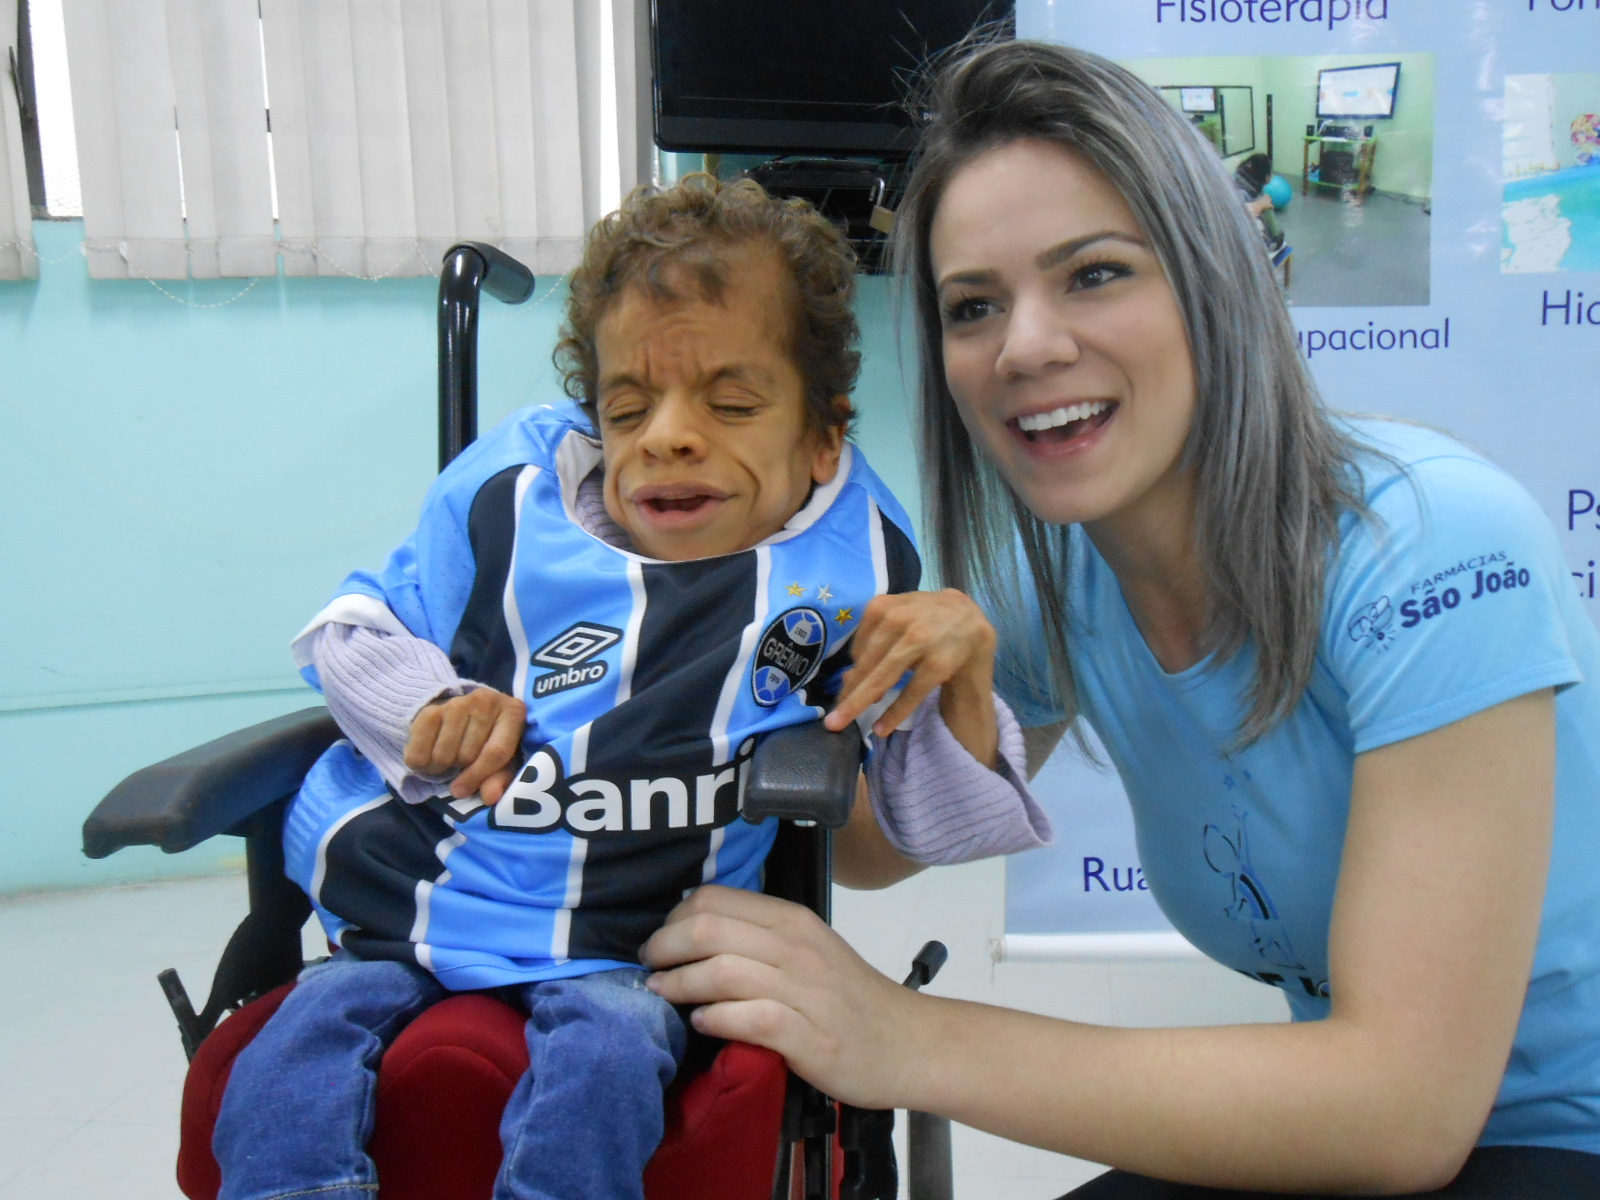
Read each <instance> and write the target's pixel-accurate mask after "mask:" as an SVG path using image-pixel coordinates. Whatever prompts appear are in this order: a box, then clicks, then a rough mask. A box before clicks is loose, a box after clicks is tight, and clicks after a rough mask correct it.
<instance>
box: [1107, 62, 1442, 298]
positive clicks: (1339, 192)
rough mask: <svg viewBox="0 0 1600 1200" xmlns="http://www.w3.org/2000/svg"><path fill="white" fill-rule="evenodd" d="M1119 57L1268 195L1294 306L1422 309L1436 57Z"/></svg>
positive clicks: (1271, 248) (1257, 192) (1271, 228)
mask: <svg viewBox="0 0 1600 1200" xmlns="http://www.w3.org/2000/svg"><path fill="white" fill-rule="evenodd" d="M1384 58H1385V61H1381V62H1379V61H1375V60H1374V56H1372V55H1360V54H1337V55H1293V56H1291V55H1264V56H1260V57H1245V56H1239V55H1230V56H1227V57H1219V58H1190V57H1175V58H1154V59H1149V58H1134V59H1121V60H1119V61H1120V62H1121V64H1122V65H1123V66H1125V67H1127V68H1128V69H1129V70H1130V71H1132V72H1133V73H1134V74H1135V75H1137V76H1139V78H1141V79H1143V80H1144V81H1145V82H1146V83H1149V84H1151V85H1153V86H1154V87H1155V88H1156V90H1157V91H1158V92H1160V94H1161V96H1162V98H1163V99H1165V100H1166V101H1167V102H1168V103H1169V104H1171V105H1172V106H1173V107H1174V108H1176V109H1178V111H1179V112H1181V113H1183V114H1184V116H1185V117H1186V118H1188V119H1189V120H1190V121H1191V122H1192V123H1193V124H1194V126H1195V129H1196V130H1197V131H1198V132H1199V133H1200V135H1201V136H1202V137H1204V138H1205V139H1206V140H1207V141H1208V142H1210V143H1211V145H1212V146H1213V147H1214V148H1215V149H1216V151H1217V153H1218V155H1219V156H1221V158H1222V160H1223V164H1224V165H1225V166H1226V167H1227V168H1228V169H1229V170H1230V171H1231V172H1232V173H1233V177H1234V183H1235V185H1236V186H1237V187H1238V189H1239V193H1240V197H1241V202H1242V203H1246V204H1248V203H1249V202H1250V201H1252V200H1254V199H1255V198H1256V197H1258V196H1261V195H1263V194H1264V195H1265V196H1266V198H1267V199H1268V200H1269V201H1270V205H1271V206H1270V207H1269V208H1267V209H1266V210H1264V211H1263V212H1261V213H1260V215H1259V216H1258V217H1257V221H1258V222H1259V223H1260V225H1261V231H1262V241H1263V243H1264V244H1265V246H1266V247H1267V250H1268V253H1269V254H1271V255H1272V256H1273V257H1274V263H1275V265H1276V266H1277V267H1278V269H1279V280H1280V283H1281V284H1282V286H1283V290H1284V295H1285V297H1286V298H1287V299H1288V301H1289V303H1290V304H1292V305H1305V306H1314V307H1323V306H1325V307H1355V306H1366V305H1391V306H1394V305H1424V304H1427V303H1428V298H1429V282H1430V279H1431V270H1430V267H1431V263H1430V254H1431V247H1432V223H1431V220H1430V217H1431V214H1432V203H1433V158H1434V151H1435V139H1434V100H1433V97H1434V56H1433V55H1432V54H1395V55H1388V56H1384Z"/></svg>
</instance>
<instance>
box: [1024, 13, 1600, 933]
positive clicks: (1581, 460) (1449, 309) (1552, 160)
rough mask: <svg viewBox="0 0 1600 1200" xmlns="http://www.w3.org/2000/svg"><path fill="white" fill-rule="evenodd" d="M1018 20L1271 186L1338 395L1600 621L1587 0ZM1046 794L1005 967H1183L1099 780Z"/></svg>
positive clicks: (1598, 207) (1292, 283) (1052, 785)
mask: <svg viewBox="0 0 1600 1200" xmlns="http://www.w3.org/2000/svg"><path fill="white" fill-rule="evenodd" d="M1017 28H1018V34H1019V36H1022V37H1026V38H1037V39H1041V40H1046V41H1054V42H1060V43H1064V44H1068V45H1075V46H1081V47H1083V48H1085V49H1088V50H1093V51H1096V52H1097V53H1100V54H1104V55H1106V56H1107V57H1110V58H1113V59H1115V60H1117V61H1118V62H1120V63H1122V64H1123V65H1125V66H1127V67H1128V68H1129V69H1131V70H1133V71H1134V72H1135V73H1136V74H1138V75H1139V76H1140V77H1141V78H1143V79H1145V80H1146V81H1148V82H1149V83H1151V84H1152V85H1154V86H1155V87H1157V88H1159V89H1160V90H1161V93H1162V95H1163V96H1164V97H1166V99H1167V100H1168V101H1169V102H1170V103H1171V104H1172V105H1173V106H1174V107H1175V108H1176V109H1178V110H1179V111H1180V112H1183V113H1184V114H1186V115H1187V116H1188V117H1189V119H1190V120H1191V121H1193V122H1194V124H1195V126H1196V128H1198V129H1199V130H1200V132H1201V133H1202V134H1203V135H1204V136H1205V137H1206V138H1208V139H1209V140H1210V141H1211V142H1212V143H1213V144H1214V145H1215V146H1216V148H1217V153H1218V154H1219V155H1221V156H1222V158H1223V159H1224V161H1225V163H1226V164H1227V165H1228V166H1229V167H1231V168H1233V169H1234V170H1235V172H1236V175H1238V177H1239V178H1240V179H1241V180H1242V181H1246V182H1248V180H1249V179H1250V178H1251V176H1252V175H1255V176H1256V177H1257V180H1258V181H1257V182H1256V184H1255V190H1256V191H1258V192H1259V191H1261V190H1262V186H1263V185H1262V183H1261V182H1260V181H1261V180H1264V181H1265V184H1264V190H1265V192H1266V194H1267V195H1268V196H1269V197H1271V199H1272V200H1273V207H1272V208H1271V209H1269V210H1267V211H1266V212H1265V213H1264V214H1263V218H1262V225H1263V229H1262V236H1263V239H1264V241H1265V243H1266V245H1267V248H1268V252H1269V253H1271V254H1273V256H1274V259H1275V261H1276V262H1277V263H1278V271H1279V276H1280V280H1281V282H1282V286H1283V289H1284V293H1285V295H1286V296H1287V298H1288V300H1289V303H1290V305H1291V311H1292V313H1293V315H1294V320H1295V325H1296V327H1297V328H1298V330H1299V340H1300V349H1301V353H1303V354H1304V355H1305V356H1306V359H1307V361H1308V362H1309V363H1310V365H1311V368H1312V370H1313V372H1314V374H1315V375H1316V378H1317V381H1318V384H1319V386H1320V387H1321V389H1322V392H1323V395H1324V396H1325V397H1326V399H1327V401H1328V403H1329V404H1330V405H1332V406H1333V407H1334V408H1337V409H1345V410H1350V411H1359V412H1378V413H1386V414H1392V415H1395V416H1401V417H1407V418H1411V419H1414V420H1418V421H1423V422H1426V423H1428V424H1431V425H1436V426H1438V427H1440V428H1443V429H1446V430H1449V431H1450V432H1452V433H1454V434H1456V435H1457V436H1459V437H1461V438H1462V439H1464V440H1466V441H1468V442H1470V443H1472V444H1474V445H1476V446H1478V447H1480V448H1481V449H1483V450H1484V451H1486V452H1487V453H1488V454H1489V456H1490V457H1491V458H1493V459H1494V460H1495V461H1497V462H1499V463H1500V464H1501V465H1502V466H1504V467H1505V468H1506V469H1507V470H1509V471H1511V472H1512V474H1514V475H1515V476H1517V478H1519V479H1520V480H1521V481H1522V482H1523V484H1525V485H1526V486H1527V487H1528V489H1529V490H1530V491H1531V492H1532V493H1533V495H1534V497H1535V498H1536V499H1537V500H1538V501H1539V503H1540V504H1542V505H1543V506H1544V508H1545V510H1546V511H1547V512H1548V513H1549V514H1550V519H1551V520H1552V522H1554V524H1555V525H1556V527H1557V529H1558V530H1559V531H1560V533H1561V536H1562V538H1563V539H1564V543H1565V545H1566V549H1567V556H1568V559H1569V562H1570V564H1571V569H1572V579H1573V586H1574V587H1576V588H1577V589H1578V591H1579V594H1580V595H1581V596H1582V597H1583V598H1584V599H1585V600H1586V601H1588V602H1589V611H1590V614H1591V616H1595V615H1597V614H1600V595H1597V590H1596V565H1595V564H1596V561H1597V560H1600V0H1471V2H1470V3H1468V2H1467V0H1018V4H1017ZM1258 156H1265V157H1264V158H1262V157H1258ZM1597 619H1600V618H1597ZM1038 791H1039V795H1040V798H1041V800H1042V802H1043V803H1044V804H1045V805H1046V807H1047V808H1048V809H1049V810H1050V813H1051V817H1052V819H1053V820H1054V822H1055V826H1056V831H1057V842H1056V844H1055V845H1054V846H1052V847H1050V848H1049V849H1046V850H1039V851H1033V852H1030V853H1028V854H1025V855H1021V856H1018V857H1016V858H1014V859H1012V860H1011V861H1010V862H1009V863H1008V867H1007V870H1008V874H1007V915H1006V928H1007V936H1006V938H1005V939H1004V942H1003V943H1002V945H1001V946H1000V948H999V953H1001V954H1003V955H1004V956H1006V957H1011V958H1016V957H1040V956H1052V955H1058V954H1076V953H1080V952H1086V953H1089V954H1095V955H1099V954H1106V955H1111V956H1123V955H1126V954H1128V953H1137V952H1142V951H1141V950H1140V947H1143V948H1144V949H1145V950H1148V951H1149V952H1150V953H1152V954H1154V955H1157V956H1160V955H1165V954H1167V953H1170V952H1173V951H1174V949H1175V948H1177V949H1179V950H1181V948H1182V946H1183V943H1182V941H1181V939H1179V938H1178V937H1177V935H1176V934H1175V933H1173V932H1172V930H1171V927H1170V926H1169V925H1167V924H1166V922H1165V921H1164V920H1163V919H1162V917H1161V914H1160V912H1159V910H1157V908H1156V906H1155V904H1154V902H1153V901H1152V900H1151V898H1150V895H1149V893H1148V891H1146V890H1145V888H1144V885H1143V875H1142V873H1141V872H1140V870H1139V859H1138V851H1137V848H1136V846H1135V845H1134V840H1133V829H1132V822H1131V820H1130V818H1129V816H1128V813H1127V801H1126V797H1125V796H1123V795H1122V794H1121V791H1120V788H1119V787H1118V785H1117V783H1116V780H1115V776H1114V775H1112V776H1108V775H1105V774H1101V773H1098V772H1096V771H1094V770H1093V769H1091V768H1090V767H1088V766H1086V765H1085V764H1084V763H1083V762H1082V761H1081V760H1079V759H1078V758H1077V757H1076V755H1075V754H1073V753H1071V752H1069V751H1067V750H1063V751H1062V752H1061V753H1059V754H1058V755H1057V756H1056V759H1055V760H1053V761H1052V762H1051V763H1050V764H1049V766H1047V768H1046V770H1045V772H1044V773H1043V774H1041V776H1040V781H1039V787H1038ZM1140 934H1145V935H1149V936H1148V937H1147V938H1144V939H1142V940H1141V938H1140V937H1139V936H1137V935H1140ZM1130 935H1133V936H1130Z"/></svg>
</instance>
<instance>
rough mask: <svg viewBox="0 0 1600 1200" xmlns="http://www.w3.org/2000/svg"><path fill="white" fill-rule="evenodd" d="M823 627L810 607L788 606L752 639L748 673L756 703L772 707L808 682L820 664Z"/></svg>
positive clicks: (824, 629)
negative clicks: (752, 659)
mask: <svg viewBox="0 0 1600 1200" xmlns="http://www.w3.org/2000/svg"><path fill="white" fill-rule="evenodd" d="M827 628H828V627H827V622H826V621H824V620H823V617H822V614H821V613H819V612H818V611H817V610H816V609H814V608H791V609H789V610H788V611H787V612H785V613H783V614H781V615H780V616H779V617H778V618H777V619H776V620H774V621H773V622H772V624H770V625H768V626H767V628H766V630H765V632H763V633H762V635H761V640H760V641H759V642H758V643H756V657H755V662H754V663H753V664H752V669H751V675H750V691H751V694H752V695H754V696H755V698H756V703H757V704H759V705H761V706H762V707H763V708H773V707H775V706H776V705H778V704H780V703H781V702H782V701H783V699H784V697H786V696H788V695H791V694H792V693H794V692H797V691H799V690H800V689H801V688H802V687H804V686H805V685H806V684H807V683H808V682H810V680H811V677H812V676H813V675H815V674H816V673H817V668H818V667H819V666H821V665H822V655H823V652H824V651H825V650H826V649H827V641H828V637H827Z"/></svg>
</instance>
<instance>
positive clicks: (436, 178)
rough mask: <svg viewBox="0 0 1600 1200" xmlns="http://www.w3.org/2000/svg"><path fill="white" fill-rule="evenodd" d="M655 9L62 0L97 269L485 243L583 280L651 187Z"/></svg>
mask: <svg viewBox="0 0 1600 1200" xmlns="http://www.w3.org/2000/svg"><path fill="white" fill-rule="evenodd" d="M10 2H12V3H14V2H15V0H10ZM641 8H642V0H66V3H65V14H64V15H65V22H66V34H67V55H68V62H69V69H70V73H71V78H72V103H73V112H74V115H75V117H76V124H77V139H78V154H79V170H80V174H81V176H82V183H83V221H84V247H85V253H86V254H87V256H88V260H89V272H90V274H91V275H92V276H94V277H95V278H130V277H131V278H140V277H143V278H149V279H179V278H186V277H193V278H216V277H219V276H247V275H269V274H274V273H276V271H277V269H278V260H279V258H280V257H281V259H282V265H283V270H284V272H285V273H286V274H289V275H354V276H362V277H382V276H391V275H430V274H432V273H433V272H434V271H435V270H436V269H437V267H438V263H439V261H440V258H441V256H442V255H443V253H444V251H445V250H446V249H447V248H448V247H449V246H450V245H451V244H452V243H454V242H457V241H462V240H467V239H470V240H475V241H485V242H491V243H493V244H495V245H498V246H500V247H502V248H503V249H504V250H506V251H507V252H508V253H510V254H513V255H515V256H516V257H518V258H520V259H522V260H523V261H524V262H526V263H527V264H528V265H529V266H530V267H531V268H532V269H533V270H534V271H535V272H539V273H556V272H561V271H565V270H566V269H568V268H569V267H570V266H571V265H572V264H573V263H574V262H575V261H576V259H577V255H578V252H579V249H580V247H581V244H582V238H583V233H584V230H585V229H586V228H587V227H588V226H589V224H591V223H592V222H593V221H594V220H595V219H597V218H598V217H599V216H601V215H602V213H603V211H604V209H605V207H608V206H609V204H610V203H614V202H615V198H616V196H617V194H618V193H619V192H621V193H625V192H626V191H627V190H628V189H629V188H631V187H632V186H633V185H634V184H635V183H636V182H638V181H640V180H641V179H645V180H647V179H648V178H649V168H648V164H649V161H650V159H649V154H650V146H649V137H648V133H644V134H641V132H640V129H641V126H640V124H639V114H640V110H641V106H642V104H644V103H647V100H648V97H647V96H644V95H642V94H641V93H642V92H645V91H647V89H648V80H649V67H648V58H642V54H648V49H647V48H644V49H643V50H642V51H641V44H642V41H643V35H644V33H645V32H646V30H645V28H644V26H643V21H644V17H643V16H642V14H641V11H640V10H641ZM641 60H642V61H641ZM644 111H645V112H646V114H647V113H648V109H645V110H644ZM612 112H614V113H615V118H614V121H613V119H612V118H610V117H609V116H608V114H609V113H612ZM642 128H643V129H644V130H648V128H649V126H648V124H647V123H646V124H645V125H643V126H642ZM23 211H24V213H25V212H26V205H25V204H24V210H23Z"/></svg>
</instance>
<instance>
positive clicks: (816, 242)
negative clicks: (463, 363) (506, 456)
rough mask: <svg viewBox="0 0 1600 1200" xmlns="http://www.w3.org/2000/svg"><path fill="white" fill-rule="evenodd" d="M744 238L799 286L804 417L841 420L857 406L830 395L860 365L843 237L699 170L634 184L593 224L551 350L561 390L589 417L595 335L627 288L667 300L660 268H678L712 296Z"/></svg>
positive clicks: (849, 383)
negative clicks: (668, 182)
mask: <svg viewBox="0 0 1600 1200" xmlns="http://www.w3.org/2000/svg"><path fill="white" fill-rule="evenodd" d="M752 243H753V244H756V245H761V246H767V247H770V248H771V249H772V250H773V251H774V252H776V253H777V255H778V256H779V258H780V259H781V260H782V262H783V264H784V265H785V266H786V267H787V268H788V272H789V275H790V277H791V278H792V279H793V280H794V283H795V289H794V292H793V296H794V307H793V322H792V328H793V338H792V340H791V343H790V345H789V353H790V355H791V356H792V358H793V360H794V363H795V366H796V367H798V368H799V371H800V375H801V378H802V379H804V380H805V400H806V411H807V415H808V417H809V418H810V422H811V424H812V425H813V426H814V427H815V428H817V429H826V428H828V427H830V426H836V425H844V426H848V425H849V423H850V419H851V417H852V416H853V412H852V410H851V409H850V407H849V406H848V405H838V404H836V402H835V400H834V397H836V396H848V395H849V394H850V391H851V390H852V389H853V388H854V387H855V382H856V376H857V374H858V373H859V372H860V369H861V353H860V351H859V350H857V349H856V346H857V343H858V342H859V341H860V340H861V331H860V328H859V327H858V326H857V324H856V318H855V308H854V301H855V286H856V285H855V267H856V260H855V254H854V252H853V251H852V250H851V249H850V244H849V243H848V242H847V241H846V240H845V238H844V235H843V234H841V233H840V232H839V230H838V229H836V228H835V227H834V226H833V225H832V224H830V223H829V222H828V220H827V219H826V218H825V217H823V216H822V214H821V213H819V212H817V210H816V209H814V208H812V207H811V205H810V204H808V203H806V202H805V201H804V200H780V199H778V198H777V197H775V196H770V195H768V194H767V192H766V191H765V189H763V188H762V187H761V185H760V184H758V183H756V182H755V181H754V180H753V179H739V180H735V181H733V182H730V183H719V182H718V181H717V179H716V178H715V177H714V176H711V175H707V174H703V173H699V172H697V173H695V174H693V175H687V176H685V177H684V178H683V179H682V180H681V181H680V182H679V183H677V184H675V185H674V186H672V187H669V188H665V189H661V190H655V189H650V188H637V189H635V190H634V192H633V193H632V194H631V195H629V196H628V198H627V199H626V200H624V201H623V202H622V206H621V207H620V208H618V209H617V211H616V212H614V213H611V214H610V215H609V216H606V217H603V218H602V219H601V220H600V221H598V222H597V223H596V224H595V226H594V228H593V229H591V230H590V231H589V236H588V239H587V241H586V242H585V244H584V250H583V259H582V261H581V262H580V263H579V264H578V267H577V270H575V271H574V272H573V274H572V279H571V282H570V285H569V288H568V292H567V313H566V319H565V321H563V322H562V325H561V340H560V341H559V342H558V343H557V344H556V349H555V355H554V357H555V364H556V369H557V370H558V371H560V372H561V376H562V380H563V384H564V386H565V388H566V392H567V395H569V396H571V397H572V398H573V399H574V400H576V401H578V403H579V404H581V405H582V406H583V408H584V410H585V411H586V412H587V413H588V414H589V417H590V419H591V420H593V419H594V418H595V416H596V412H595V402H596V390H597V387H598V376H599V362H598V356H597V353H596V350H595V331H596V328H597V327H598V325H599V323H600V319H601V318H602V317H603V316H604V315H605V314H606V312H607V310H608V309H609V308H610V307H611V304H612V302H613V301H614V300H616V298H617V297H618V296H619V295H621V294H622V292H623V291H624V290H625V289H627V288H629V287H641V288H643V289H645V290H646V291H647V292H648V293H649V294H650V295H651V296H653V297H656V298H658V299H660V300H663V301H673V300H678V299H682V298H684V297H683V296H682V295H681V292H680V291H679V290H677V289H675V288H674V287H673V286H672V283H671V282H670V281H669V278H668V276H669V270H668V269H669V268H672V267H676V268H679V269H680V270H681V271H682V272H683V273H684V274H686V275H687V276H688V277H689V278H691V279H692V280H694V282H695V284H697V285H698V288H699V290H700V293H701V295H702V296H703V297H704V298H705V299H707V300H709V301H711V302H713V303H717V302H719V301H720V298H721V296H722V291H723V288H724V286H725V284H726V274H725V272H726V270H727V267H728V264H727V261H726V260H727V251H729V250H730V249H733V248H735V247H738V246H745V245H750V244H752ZM672 274H676V273H675V272H674V273H672ZM683 277H684V276H683V275H682V274H678V275H677V278H678V279H679V280H681V279H682V278H683Z"/></svg>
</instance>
